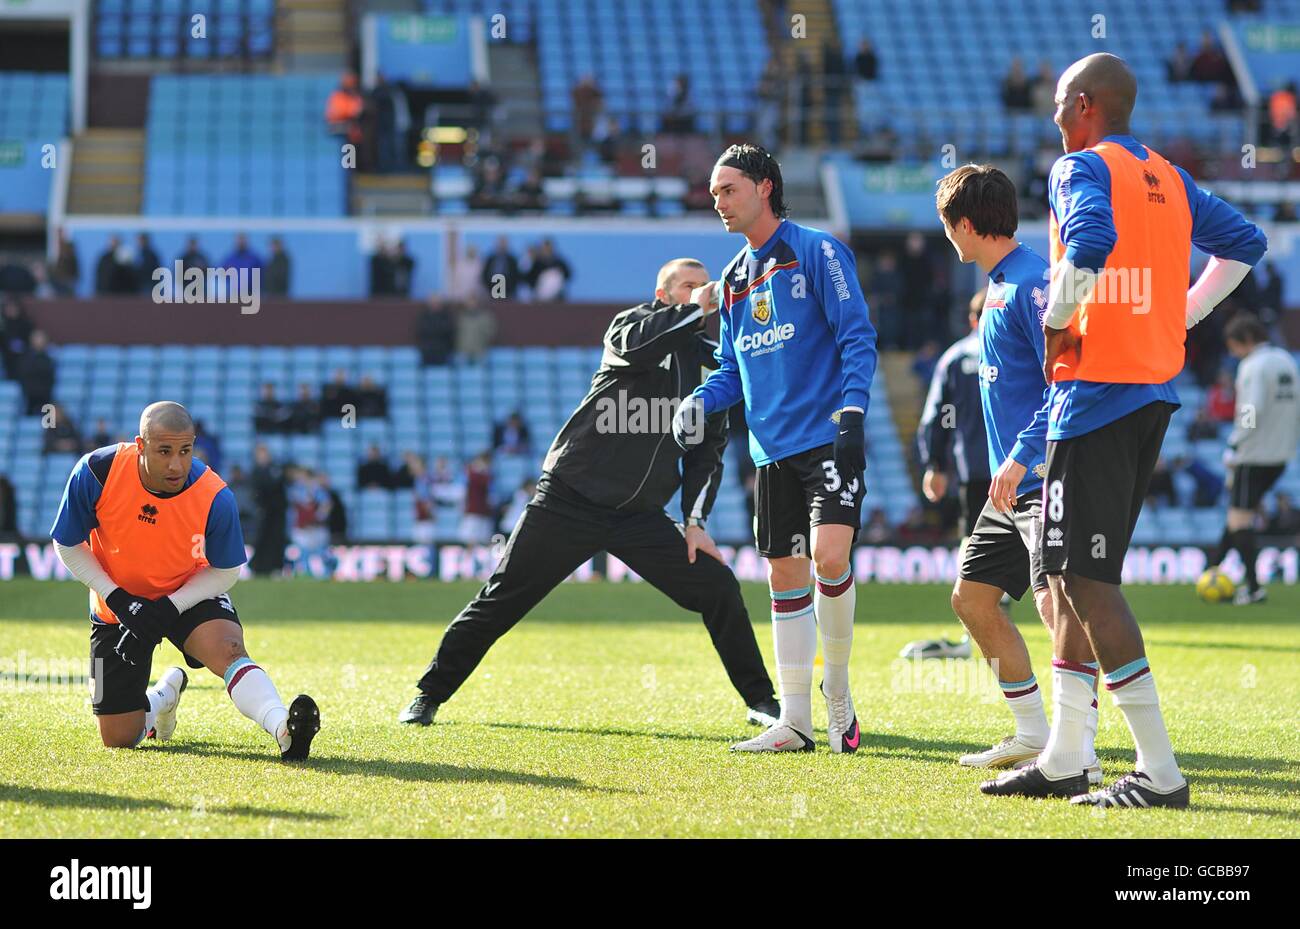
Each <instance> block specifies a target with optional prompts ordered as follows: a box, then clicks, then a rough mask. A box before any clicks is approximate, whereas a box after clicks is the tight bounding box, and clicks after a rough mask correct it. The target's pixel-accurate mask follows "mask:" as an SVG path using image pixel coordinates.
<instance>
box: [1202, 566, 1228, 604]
mask: <svg viewBox="0 0 1300 929" xmlns="http://www.w3.org/2000/svg"><path fill="white" fill-rule="evenodd" d="M1236 590H1237V585H1236V584H1234V583H1232V578H1230V577H1228V575H1226V574H1224V573H1223V572H1222V571H1220V570H1219V569H1218V568H1209V569H1207V570H1206V571H1205V573H1204V574H1202V575H1201V576H1200V578H1199V579H1198V580H1197V581H1196V596H1198V597H1200V598H1201V599H1202V600H1204V601H1205V602H1206V603H1225V602H1227V601H1229V600H1231V599H1232V595H1233V594H1234V593H1235V592H1236Z"/></svg>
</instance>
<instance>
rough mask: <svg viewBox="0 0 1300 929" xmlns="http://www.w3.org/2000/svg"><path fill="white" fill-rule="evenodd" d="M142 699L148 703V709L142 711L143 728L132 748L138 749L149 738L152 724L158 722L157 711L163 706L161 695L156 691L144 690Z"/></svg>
mask: <svg viewBox="0 0 1300 929" xmlns="http://www.w3.org/2000/svg"><path fill="white" fill-rule="evenodd" d="M144 697H145V699H146V700H148V701H149V707H148V709H146V710H145V711H144V727H143V728H142V729H141V730H140V734H139V735H138V736H136V738H135V744H134V745H132V746H131V747H132V748H139V746H140V744H141V743H142V742H144V740H145V739H147V738H148V737H149V730H150V729H152V728H153V724H154V723H155V722H157V720H158V711H159V710H161V709H163V707H164V706H165V704H164V703H163V696H162V694H160V693H158V691H157V690H156V689H150V690H146V691H145V692H144Z"/></svg>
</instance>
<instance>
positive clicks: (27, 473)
mask: <svg viewBox="0 0 1300 929" xmlns="http://www.w3.org/2000/svg"><path fill="white" fill-rule="evenodd" d="M54 354H55V357H56V364H57V380H56V386H55V391H54V401H55V403H57V404H58V405H59V406H60V407H61V408H63V409H66V410H67V412H68V415H69V416H71V418H72V419H73V421H74V422H75V423H76V424H77V425H78V426H79V427H80V428H81V429H82V431H83V433H84V432H88V431H89V430H90V428H91V427H92V426H93V425H94V423H95V422H96V421H97V420H99V419H103V420H104V421H105V422H106V424H107V426H108V430H109V433H110V434H112V435H121V436H124V437H130V436H134V435H135V432H136V424H137V421H138V419H139V415H140V410H141V409H142V408H143V407H144V406H145V405H147V404H148V403H149V402H151V401H152V400H154V399H157V398H158V397H160V396H164V395H166V396H168V397H172V398H174V399H177V400H179V401H180V402H182V403H184V404H185V405H186V406H187V407H188V408H189V409H190V411H191V412H192V413H193V415H194V416H195V417H196V418H198V419H200V420H202V421H203V422H204V424H205V426H206V428H207V430H208V431H209V432H210V433H212V434H214V435H216V436H217V437H218V438H219V439H220V441H221V446H222V457H223V462H224V464H223V470H224V471H226V472H229V470H230V468H231V467H232V466H233V465H241V466H242V467H243V468H244V469H245V470H247V469H248V468H249V467H250V466H251V463H252V457H253V449H254V447H255V445H256V444H257V443H258V442H262V443H264V444H265V445H266V446H267V448H268V450H269V451H270V452H271V453H272V456H273V457H274V458H275V459H276V460H279V461H290V462H296V463H300V464H305V465H310V466H313V467H318V468H322V469H323V470H324V471H325V472H326V473H327V474H328V475H329V477H330V482H331V484H332V485H333V486H334V487H335V488H337V489H338V490H339V492H340V494H341V495H342V497H343V499H344V501H345V504H346V506H347V509H348V512H349V513H350V514H355V520H354V522H353V526H352V531H351V532H352V538H353V539H354V540H355V541H384V540H401V539H408V538H409V537H410V533H411V522H412V512H413V508H412V506H411V499H410V495H411V492H410V491H402V490H398V491H380V490H357V489H356V467H357V463H358V462H359V461H360V460H361V459H362V457H363V455H364V452H365V449H366V448H367V447H368V446H369V445H370V444H372V443H378V444H379V446H380V447H381V448H382V449H383V450H384V451H385V452H386V453H387V454H388V455H389V457H390V458H392V459H395V458H396V456H398V455H400V454H401V453H403V452H405V451H408V450H409V451H414V452H416V453H417V454H420V455H423V456H424V457H425V458H426V459H427V460H428V461H430V462H431V461H432V460H434V459H435V458H438V457H442V456H445V457H446V458H448V459H449V460H451V461H453V462H456V461H459V462H462V463H463V462H464V461H466V460H468V459H469V458H471V457H473V456H474V455H475V454H477V453H479V452H480V451H483V450H485V449H487V448H490V447H491V444H492V424H493V422H495V421H499V420H501V419H504V418H505V417H506V416H507V415H508V414H509V413H510V412H512V411H514V410H516V409H518V410H522V412H523V415H524V419H525V421H526V422H527V423H528V426H529V429H530V430H531V432H532V434H533V443H534V448H533V451H532V452H531V453H530V454H528V455H501V454H498V455H497V456H496V457H495V458H494V461H493V478H494V491H495V493H496V495H497V496H499V497H501V498H503V499H504V498H505V497H508V495H509V494H510V492H512V491H513V490H514V489H515V488H516V487H518V486H519V484H520V482H521V481H522V480H523V479H524V478H526V477H529V476H535V475H536V474H537V472H538V469H539V466H540V463H541V459H542V457H543V455H544V454H545V450H546V447H547V446H548V445H549V443H550V440H551V438H552V437H553V436H554V435H555V433H556V432H557V431H558V430H559V428H560V426H562V425H563V424H564V421H565V420H566V419H567V417H568V415H569V413H570V412H571V411H572V409H573V408H574V407H575V406H576V405H577V404H578V402H579V401H580V400H581V399H582V397H583V396H584V395H585V394H586V391H587V388H588V386H589V385H590V379H591V372H592V371H593V370H594V368H595V366H596V365H597V364H598V363H599V360H600V354H601V349H599V348H576V347H572V348H542V347H522V348H519V347H497V348H493V349H491V350H490V351H489V353H488V356H487V359H486V361H485V363H483V364H481V365H466V364H457V365H455V366H448V367H421V366H420V363H419V357H418V353H417V352H416V350H415V349H414V348H391V347H381V346H361V347H351V346H328V347H321V346H314V347H307V346H297V347H292V348H286V347H270V346H261V347H257V346H212V345H207V346H188V345H164V346H151V345H133V346H129V347H123V346H116V345H84V344H80V345H63V346H59V347H57V348H55V349H54ZM340 368H342V369H344V370H346V371H348V372H349V373H350V375H351V376H352V377H353V378H354V379H357V378H360V377H361V376H364V375H367V374H368V375H370V376H371V377H373V378H374V380H375V381H376V383H378V384H381V385H383V386H385V387H386V388H387V391H388V396H389V405H388V416H387V417H386V418H383V419H359V420H357V422H356V428H342V427H341V426H340V425H339V424H338V422H337V421H332V420H328V419H327V420H326V423H325V425H324V426H323V427H322V428H321V430H320V432H319V434H312V435H258V434H256V433H255V431H254V427H253V407H254V404H255V402H256V397H257V393H258V391H259V390H260V386H261V384H263V383H268V382H269V383H272V384H274V385H275V386H276V391H277V394H278V395H279V396H281V397H290V396H292V395H293V393H295V392H296V391H297V389H298V386H299V385H300V384H308V385H310V386H311V387H312V390H313V392H314V393H316V394H319V391H320V388H321V387H322V385H323V384H324V383H325V382H326V381H327V380H329V378H330V377H332V376H333V373H334V372H335V371H336V370H338V369H340ZM127 370H130V371H131V372H132V374H131V376H129V377H127V376H126V375H125V372H126V371H127ZM176 372H183V374H182V375H181V376H182V377H183V379H182V380H180V381H179V382H178V381H176V380H175V377H176V376H177V375H176ZM874 396H875V398H876V402H874V403H873V404H872V407H871V413H870V415H869V417H868V421H867V441H868V469H869V474H870V476H869V478H868V481H869V486H871V487H872V488H873V489H872V491H871V492H872V494H873V495H874V496H875V498H876V501H877V505H879V506H882V507H884V508H885V509H886V512H887V513H888V515H889V517H890V519H891V521H898V520H901V519H902V518H903V516H904V515H906V512H907V511H908V510H909V509H910V508H911V507H912V506H914V505H915V504H916V496H915V493H914V491H913V489H912V486H911V478H910V476H909V474H908V468H907V462H906V458H905V456H904V453H903V449H902V445H901V443H900V442H899V439H898V436H897V434H896V432H895V429H894V424H893V421H892V419H891V418H890V413H889V404H888V400H887V392H886V390H885V385H884V383H883V380H877V383H876V387H875V390H874ZM21 402H22V400H21V395H20V393H19V390H18V386H17V384H15V383H14V382H12V381H0V422H3V423H4V424H5V426H4V427H3V428H0V473H7V474H9V475H10V477H11V479H12V481H13V483H14V486H15V489H16V492H17V496H18V500H19V530H20V532H22V533H23V534H24V535H27V536H31V537H38V536H39V535H40V534H41V533H43V532H44V531H46V530H47V529H48V527H49V524H50V522H51V521H52V519H53V516H54V513H55V512H56V510H57V508H58V503H59V498H60V495H61V494H62V491H63V486H64V483H65V482H66V480H67V475H68V473H69V471H70V470H71V468H72V465H73V464H75V462H76V459H77V457H78V456H77V455H75V454H44V453H43V452H42V437H43V431H42V429H41V425H40V417H39V416H22V415H20V414H21V413H22V407H21ZM747 455H748V451H747V450H746V449H744V448H742V447H741V445H740V444H738V443H734V442H733V443H731V444H730V445H729V446H728V449H727V453H726V475H725V477H724V482H723V486H722V487H721V488H720V491H719V495H718V501H717V504H716V506H715V509H714V513H713V518H712V521H711V524H710V528H711V529H712V530H713V533H714V535H715V536H716V537H717V538H718V539H719V540H720V541H724V542H730V543H744V542H747V541H749V539H750V528H749V525H748V521H749V517H748V513H747V511H746V507H745V500H744V496H743V494H744V491H743V489H742V486H741V482H740V475H741V473H742V470H743V468H742V463H743V457H744V456H747ZM677 506H678V502H677V501H676V500H675V501H674V502H673V503H672V504H670V506H669V511H670V512H674V511H675V510H674V508H675V507H677ZM458 519H459V514H458V513H450V512H448V513H441V514H439V520H440V522H439V525H438V538H439V539H440V540H447V541H450V540H454V539H455V538H456V535H457V532H458Z"/></svg>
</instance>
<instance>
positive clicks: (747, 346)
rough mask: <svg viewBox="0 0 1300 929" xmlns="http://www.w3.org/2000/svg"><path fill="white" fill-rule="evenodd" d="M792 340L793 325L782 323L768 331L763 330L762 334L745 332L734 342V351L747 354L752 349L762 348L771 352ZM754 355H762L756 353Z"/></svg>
mask: <svg viewBox="0 0 1300 929" xmlns="http://www.w3.org/2000/svg"><path fill="white" fill-rule="evenodd" d="M793 338H794V323H782V324H781V325H779V326H773V327H772V328H770V329H764V330H763V331H762V332H747V333H745V334H744V335H742V336H741V337H740V338H739V339H737V340H736V350H737V351H740V352H748V351H750V350H752V349H756V348H762V349H767V350H768V351H773V350H775V349H776V348H780V347H781V343H782V342H785V341H788V340H789V339H793ZM755 354H762V352H756V353H755Z"/></svg>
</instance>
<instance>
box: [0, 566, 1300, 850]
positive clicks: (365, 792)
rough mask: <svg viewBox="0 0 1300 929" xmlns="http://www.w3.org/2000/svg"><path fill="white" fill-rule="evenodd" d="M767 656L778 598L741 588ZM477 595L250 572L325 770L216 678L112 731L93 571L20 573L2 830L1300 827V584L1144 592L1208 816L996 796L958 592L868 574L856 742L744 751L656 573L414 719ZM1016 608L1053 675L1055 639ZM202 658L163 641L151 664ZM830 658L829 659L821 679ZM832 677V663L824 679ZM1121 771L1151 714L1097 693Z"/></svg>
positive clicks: (532, 634) (542, 610) (2, 728)
mask: <svg viewBox="0 0 1300 929" xmlns="http://www.w3.org/2000/svg"><path fill="white" fill-rule="evenodd" d="M744 586H745V596H746V599H747V602H748V604H749V609H750V614H751V617H752V618H753V620H754V622H755V630H756V632H757V634H758V641H759V644H760V646H761V647H762V650H763V653H764V656H765V658H766V660H767V662H768V668H769V671H770V672H771V673H773V675H774V674H775V671H774V668H773V666H772V662H771V648H772V638H771V632H770V628H769V622H768V600H767V598H766V595H765V594H766V590H765V588H764V587H762V586H760V585H757V584H746V585H744ZM474 590H475V585H473V584H469V583H462V584H437V583H432V582H408V583H399V584H389V583H375V584H342V583H322V582H312V581H306V580H302V581H298V580H295V581H283V582H271V581H248V582H242V583H240V584H238V585H237V586H236V587H235V588H234V590H233V591H232V597H233V599H234V602H235V604H236V606H237V608H238V609H239V613H240V617H241V619H242V621H243V623H244V627H245V632H246V638H247V644H248V648H249V652H250V653H251V655H252V657H253V658H254V660H256V661H258V662H259V663H260V664H262V665H263V666H264V667H265V668H266V669H267V670H268V672H269V673H270V674H271V676H272V679H273V680H274V681H275V683H276V685H277V687H278V688H279V690H280V694H281V696H282V697H284V699H285V701H286V703H287V702H288V700H289V699H291V698H292V697H293V696H294V695H295V694H297V693H299V692H302V691H305V692H308V693H311V694H312V695H313V696H314V697H315V698H316V700H317V702H318V703H319V704H320V707H321V715H322V730H321V733H320V735H319V736H318V737H317V739H316V741H315V743H314V745H313V752H312V758H311V760H310V761H309V762H307V763H306V764H303V765H298V766H288V765H284V764H282V763H281V762H280V761H279V759H278V752H276V751H275V747H274V745H273V743H272V740H271V738H270V737H269V736H268V735H266V734H265V733H264V732H262V731H261V730H260V729H258V728H257V727H255V726H254V725H253V723H251V722H250V721H249V720H247V719H245V718H244V717H243V716H241V715H240V714H239V713H238V711H237V710H235V708H234V706H233V705H232V704H231V702H230V700H229V699H228V698H227V697H226V694H225V692H224V689H223V687H222V684H221V681H219V680H218V679H217V678H216V677H215V676H213V675H212V674H210V673H209V672H207V671H198V672H194V671H191V672H190V686H189V689H188V690H187V691H186V693H185V696H184V698H183V700H182V702H181V707H180V715H179V726H178V728H177V731H176V735H175V737H174V739H173V740H172V741H171V742H169V743H166V744H153V743H148V744H147V746H146V747H144V748H141V749H139V750H135V751H110V750H108V749H105V748H103V747H101V746H100V744H99V740H98V737H97V735H96V732H95V728H94V723H93V719H92V717H91V713H90V706H89V698H88V688H87V683H86V681H85V671H86V658H85V656H86V653H87V621H86V620H85V619H84V617H85V603H86V598H85V590H84V588H83V587H81V586H80V585H79V584H75V583H72V582H66V583H52V582H47V583H40V582H34V581H27V580H18V581H13V582H9V583H4V584H0V744H3V745H4V752H3V754H2V755H0V836H7V837H20V836H31V837H41V836H50V837H97V838H98V837H175V836H196V837H203V836H249V837H271V836H274V837H295V836H298V837H307V836H340V837H343V836H347V837H362V836H467V837H487V836H521V837H523V836H529V837H535V836H580V837H607V836H634V837H712V836H719V837H720V836H746V837H814V836H817V837H821V836H840V837H904V836H913V837H915V836H935V837H937V836H949V837H962V836H972V837H983V836H998V837H1031V836H1072V837H1157V836H1159V837H1282V836H1289V837H1295V836H1300V727H1298V726H1297V718H1298V716H1300V675H1298V674H1297V673H1296V668H1297V658H1298V657H1300V641H1298V639H1297V629H1298V621H1297V616H1300V589H1294V588H1292V589H1288V588H1284V587H1281V586H1276V585H1275V586H1274V587H1273V588H1272V590H1271V596H1272V599H1271V600H1270V601H1269V602H1268V603H1267V604H1262V605H1257V606H1252V607H1242V608H1236V607H1231V606H1210V605H1206V604H1203V603H1200V602H1199V601H1197V599H1196V598H1195V597H1194V595H1193V593H1192V591H1191V590H1190V588H1186V587H1134V588H1129V589H1128V590H1127V593H1128V596H1129V598H1130V602H1131V603H1132V604H1133V606H1134V610H1135V612H1136V613H1137V615H1138V618H1139V620H1140V622H1141V623H1142V626H1143V631H1144V633H1145V636H1146V642H1147V648H1148V653H1149V655H1150V657H1151V664H1152V668H1153V670H1154V672H1155V675H1156V682H1157V686H1158V688H1159V691H1160V696H1161V699H1162V703H1163V708H1164V713H1165V718H1166V720H1167V721H1168V723H1169V728H1170V731H1171V735H1172V738H1173V743H1174V748H1175V751H1176V752H1177V754H1178V757H1179V760H1180V762H1181V764H1182V766H1183V770H1184V772H1185V773H1186V775H1187V777H1188V780H1189V782H1190V784H1191V790H1192V804H1193V808H1192V809H1190V810H1185V811H1176V810H1142V811H1117V810H1111V811H1099V810H1092V809H1088V810H1085V809H1081V808H1072V807H1070V806H1069V805H1068V804H1066V803H1064V802H1054V801H1034V800H1018V799H1014V800H1013V799H994V798H986V797H984V796H982V795H981V794H979V792H978V791H977V789H976V787H977V785H978V783H979V782H980V780H982V779H983V778H984V777H986V776H987V775H986V774H985V773H984V772H980V771H974V770H969V769H963V768H960V767H958V766H957V765H956V763H955V759H956V757H957V756H958V755H960V754H961V753H963V752H966V751H970V750H974V749H978V748H984V747H987V746H988V745H989V744H991V743H992V742H994V741H996V740H997V739H999V738H1001V737H1002V736H1004V735H1007V734H1009V733H1010V732H1011V725H1010V716H1009V714H1008V713H1007V711H1006V709H1005V707H1004V706H1003V705H1002V703H1001V698H1000V697H999V696H998V695H997V692H996V689H995V686H994V684H993V682H992V680H991V678H990V677H989V676H988V674H987V673H985V672H984V670H983V662H982V661H979V660H978V659H977V660H975V661H954V662H924V663H913V662H908V661H904V660H902V659H899V658H898V657H897V655H898V650H899V648H900V647H901V646H902V645H903V644H904V643H906V642H907V641H909V640H911V639H915V638H923V637H932V636H935V635H938V634H947V635H948V636H950V637H956V636H957V635H958V634H959V633H960V627H959V624H958V623H957V621H956V619H955V618H954V617H953V616H952V615H951V612H950V610H949V607H948V595H947V588H946V587H940V586H911V587H909V586H888V585H861V586H859V588H858V609H857V626H856V632H855V636H856V638H855V641H854V649H853V659H852V665H851V671H850V675H851V684H852V689H853V694H854V698H855V703H856V706H857V712H858V718H859V720H860V723H861V726H862V732H863V736H862V748H861V749H860V750H859V752H858V753H857V754H856V755H832V754H830V753H829V751H828V750H827V748H826V742H825V738H826V737H825V730H824V728H820V727H824V724H825V706H824V704H822V702H821V700H820V699H818V698H816V697H815V698H814V703H813V707H814V719H815V720H816V721H817V725H818V726H819V729H818V732H817V740H818V746H817V751H816V753H815V754H812V755H806V754H780V755H740V756H738V755H732V754H730V753H728V751H727V746H728V744H729V743H731V742H733V741H735V740H738V739H740V738H743V737H747V736H748V735H751V734H753V733H754V731H755V730H753V729H751V728H750V727H748V726H746V725H745V724H744V715H743V714H744V707H743V706H742V704H741V701H740V700H739V698H738V697H737V696H736V694H735V693H734V692H733V691H732V690H731V688H730V685H729V684H728V682H727V680H726V677H725V675H724V674H723V671H722V668H721V665H720V664H719V662H718V659H717V657H716V655H715V654H714V652H713V649H712V646H711V645H710V642H709V639H708V635H707V633H706V632H705V630H704V627H703V624H702V623H701V622H700V621H699V619H698V617H695V616H694V615H692V614H688V613H685V612H683V611H682V610H680V609H678V608H677V607H676V606H674V605H673V604H672V603H671V602H670V601H668V600H667V599H666V598H664V597H663V596H662V595H660V594H659V593H657V592H656V591H655V590H653V589H652V588H649V587H648V586H645V585H641V584H631V583H625V584H607V583H590V584H565V585H562V587H561V588H560V589H559V590H557V591H556V592H555V593H554V594H553V595H552V596H551V597H550V598H549V599H547V600H546V601H544V602H543V604H542V605H541V606H540V607H539V608H538V609H537V610H536V611H534V613H533V614H532V615H531V616H529V617H527V618H526V619H525V620H524V621H523V622H522V623H520V624H519V626H517V627H516V628H515V630H514V631H513V632H511V633H510V634H508V635H507V636H505V637H504V638H503V639H502V640H501V641H500V642H499V643H498V644H497V646H496V647H495V648H494V649H493V650H492V651H491V652H490V653H489V655H488V657H487V659H486V660H485V661H484V663H483V664H482V665H481V666H480V667H479V669H478V671H477V672H476V673H475V674H474V675H473V676H472V677H471V678H470V680H469V681H468V682H467V684H466V685H465V687H464V688H463V689H462V690H461V692H460V693H459V694H457V696H456V697H455V698H454V699H453V700H452V701H450V702H449V703H447V704H446V705H445V706H443V708H442V709H441V711H440V712H439V715H438V717H437V720H436V722H435V724H434V725H433V726H431V727H429V728H427V729H422V728H418V727H408V726H402V725H399V724H398V723H397V722H396V716H397V713H398V711H399V710H400V709H401V708H402V707H403V706H404V704H405V703H406V701H407V700H409V699H410V697H411V696H412V695H413V693H414V687H413V682H414V680H415V679H416V678H417V677H418V676H419V674H420V671H421V669H422V668H423V666H424V664H425V662H426V661H427V660H428V659H429V657H430V656H431V655H432V653H433V650H434V649H435V647H436V645H437V642H438V639H439V637H440V635H441V633H442V630H443V628H444V627H445V626H446V624H447V622H448V621H449V620H450V619H451V618H452V617H453V616H454V615H455V614H456V612H457V611H458V610H459V609H460V607H461V606H462V605H463V604H464V603H465V601H466V600H468V598H469V597H470V596H471V595H472V594H473V592H474ZM1014 616H1015V618H1016V621H1017V622H1018V623H1019V626H1020V629H1021V631H1022V633H1023V634H1024V635H1025V637H1026V640H1027V641H1028V642H1029V646H1030V651H1031V653H1032V656H1033V659H1034V664H1035V670H1036V672H1037V674H1038V677H1039V680H1040V681H1041V682H1042V683H1043V685H1044V688H1045V689H1046V690H1048V691H1049V692H1050V686H1051V685H1050V673H1049V670H1050V666H1049V663H1048V662H1049V660H1050V657H1051V655H1050V644H1049V642H1048V639H1047V636H1046V633H1045V631H1044V630H1043V628H1042V626H1041V624H1040V623H1039V622H1038V621H1037V619H1036V617H1035V616H1034V614H1033V611H1032V606H1031V605H1030V604H1029V602H1028V601H1027V600H1026V601H1025V602H1023V603H1021V604H1018V605H1016V607H1015V609H1014ZM179 663H181V662H180V656H179V655H178V653H177V652H176V651H175V649H174V648H172V646H170V645H168V644H164V645H163V648H162V650H161V651H160V652H158V653H156V655H155V659H154V673H155V677H156V675H157V672H158V671H159V670H161V669H162V668H163V667H166V666H167V665H170V664H179ZM819 673H820V669H819ZM817 679H819V678H817ZM1097 746H1098V749H1099V753H1100V757H1101V761H1102V765H1103V766H1104V768H1105V771H1106V780H1107V783H1109V782H1110V781H1111V780H1113V779H1114V778H1116V777H1118V776H1119V775H1122V774H1124V773H1126V772H1127V771H1129V770H1131V766H1132V748H1131V741H1130V738H1129V734H1128V730H1127V728H1126V727H1125V725H1124V722H1123V719H1122V717H1121V716H1120V714H1119V711H1118V710H1117V709H1116V708H1115V707H1114V706H1113V704H1112V703H1111V701H1110V699H1109V697H1107V696H1105V695H1103V697H1102V700H1101V727H1100V731H1099V733H1098V738H1097Z"/></svg>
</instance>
